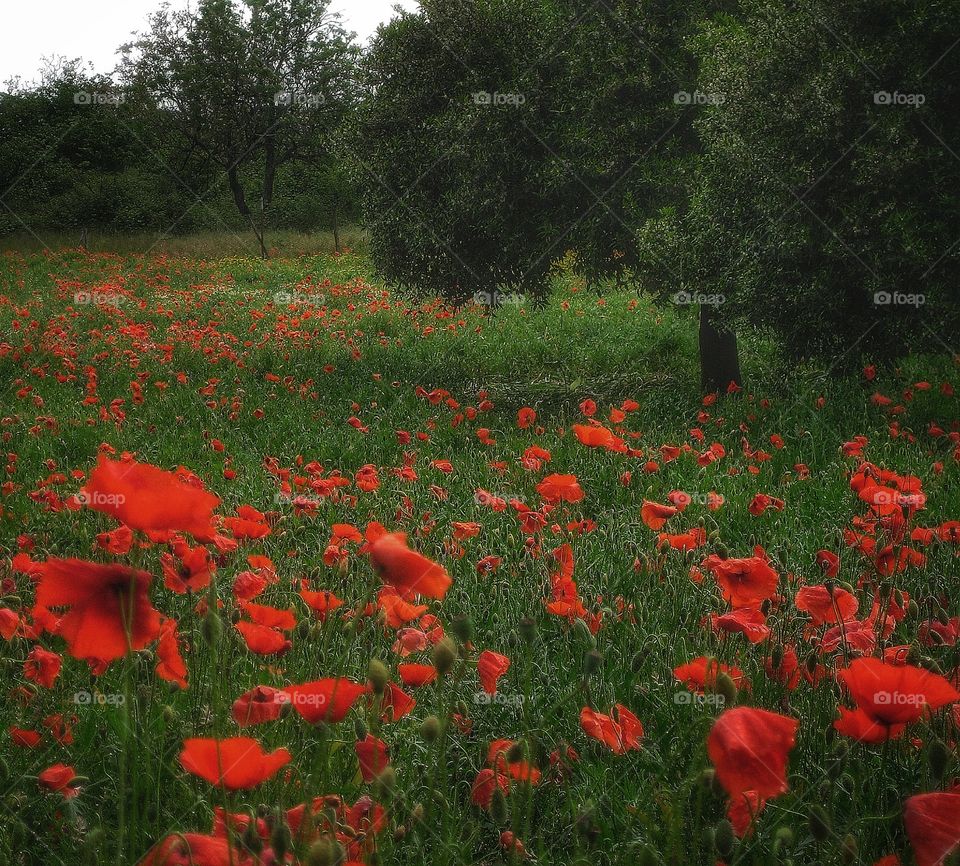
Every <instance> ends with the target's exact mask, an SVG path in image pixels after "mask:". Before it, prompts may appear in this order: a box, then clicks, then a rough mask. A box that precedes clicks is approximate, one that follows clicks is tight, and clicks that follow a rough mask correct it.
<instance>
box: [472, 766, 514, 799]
mask: <svg viewBox="0 0 960 866" xmlns="http://www.w3.org/2000/svg"><path fill="white" fill-rule="evenodd" d="M497 788H499V789H500V790H501V791H503V793H504V794H507V793H509V791H510V778H509V776H505V775H503V773H500V772H497V771H495V770H492V769H490V768H489V767H487V768H484V769H483V770H481V771H480V772H479V773H477V778H476V779H474V780H473V785H472V787H471V789H470V802H471V803H473V805H474V806H480V807H481V808H483V809H489V808H490V803H491V801H492V800H493V793H494V791H496V789H497Z"/></svg>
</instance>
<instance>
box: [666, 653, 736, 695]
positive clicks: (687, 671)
mask: <svg viewBox="0 0 960 866" xmlns="http://www.w3.org/2000/svg"><path fill="white" fill-rule="evenodd" d="M720 673H725V674H727V675H728V676H729V677H730V678H731V679H732V680H733V681H734V683H735V684H736V686H737V688H744V687H745V686H749V685H750V681H749V680H748V679H747V678H746V677H745V676H744V673H743V671H742V670H740V668H738V667H735V666H732V665H727V664H724V663H723V662H721V661H718V660H717V659H714V658H707V657H706V656H700V657H699V658H695V659H693V661H690V662H687V663H686V664H684V665H680V666H679V667H676V668H674V669H673V675H674V676H675V677H676V678H677V680H679V681H680V682H681V683H683V684H684V685H685V686H686V687H687V688H688V689H690V691H692V692H697V693H698V694H702V693H703V691H704V690H705V689H711V690H712V689H714V688H715V687H716V685H717V675H718V674H720Z"/></svg>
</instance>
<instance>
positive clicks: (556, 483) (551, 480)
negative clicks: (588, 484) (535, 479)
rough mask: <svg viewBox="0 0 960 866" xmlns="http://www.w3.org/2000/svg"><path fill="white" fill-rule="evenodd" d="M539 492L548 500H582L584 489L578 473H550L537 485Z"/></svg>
mask: <svg viewBox="0 0 960 866" xmlns="http://www.w3.org/2000/svg"><path fill="white" fill-rule="evenodd" d="M537 493H539V494H540V495H541V496H542V497H543V498H544V499H545V500H546V501H547V502H571V503H572V502H580V500H582V499H583V490H581V489H580V484H579V483H578V482H577V476H576V475H548V476H547V477H546V478H544V479H543V481H541V482H540V483H539V484H538V485H537Z"/></svg>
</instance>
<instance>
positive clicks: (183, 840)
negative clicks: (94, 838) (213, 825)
mask: <svg viewBox="0 0 960 866" xmlns="http://www.w3.org/2000/svg"><path fill="white" fill-rule="evenodd" d="M231 864H232V866H253V858H252V857H250V855H249V854H241V852H240V851H238V850H237V849H235V848H233V847H232V846H231V845H230V843H229V842H228V841H227V839H226V837H225V836H203V835H201V834H199V833H175V834H172V835H170V836H167V837H166V838H164V839H161V840H160V841H159V842H158V843H157V844H156V845H154V846H153V848H151V849H150V850H149V851H148V852H147V854H146V856H145V857H144V858H143V859H142V860H141V861H140V862H139V863H138V864H137V866H231Z"/></svg>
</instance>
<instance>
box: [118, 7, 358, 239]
mask: <svg viewBox="0 0 960 866" xmlns="http://www.w3.org/2000/svg"><path fill="white" fill-rule="evenodd" d="M328 6H329V2H328V0H242V2H235V0H201V2H200V4H199V6H198V8H197V10H196V12H190V11H181V12H171V11H170V10H169V9H168V8H163V9H162V10H161V11H159V12H157V13H155V14H154V16H153V17H152V19H151V27H150V31H149V33H147V34H146V35H144V36H142V37H141V38H139V39H138V40H137V41H136V42H135V43H134V46H133V47H134V49H135V50H136V54H135V56H134V57H132V58H131V59H129V60H128V61H127V62H126V64H125V66H124V77H125V80H126V82H127V83H128V85H129V87H130V89H131V92H132V93H133V94H134V98H135V100H136V103H137V104H139V105H142V106H144V111H145V114H146V115H147V116H148V117H149V118H150V120H151V121H152V123H153V125H154V128H156V129H157V130H158V131H160V132H161V134H164V132H166V133H169V132H170V131H173V132H175V133H176V134H177V135H178V136H179V137H180V139H181V141H182V145H181V146H180V147H177V146H174V147H173V149H174V150H182V151H183V152H185V154H186V155H187V157H190V156H193V155H199V156H200V157H201V158H202V159H204V160H205V161H207V162H208V164H210V165H212V166H214V167H216V168H217V169H218V170H219V171H221V172H222V173H223V175H224V176H225V178H226V181H227V184H228V186H229V189H230V193H231V196H232V198H233V201H234V203H235V205H236V208H237V211H238V213H239V214H240V215H241V216H242V217H243V218H244V219H245V220H247V221H248V223H249V225H250V227H251V229H252V230H253V231H254V233H255V234H256V237H257V242H258V244H259V246H260V251H261V255H263V256H264V257H265V256H266V255H267V246H266V241H265V232H266V228H267V226H268V224H269V221H270V211H271V207H272V205H273V201H274V194H275V186H276V181H277V176H278V171H279V169H280V168H281V167H282V166H284V165H287V164H289V163H295V162H301V163H305V164H309V165H311V166H314V167H318V166H329V164H330V163H331V162H333V161H334V160H335V143H336V139H337V131H338V129H339V128H340V125H341V123H342V121H343V118H344V117H345V115H346V114H347V112H348V111H349V110H350V109H351V106H352V105H353V104H354V102H355V98H356V74H355V72H356V60H357V57H358V49H357V48H356V47H355V46H354V45H353V44H352V42H351V40H350V37H349V36H348V34H347V33H345V31H344V30H343V29H342V28H341V27H340V25H339V23H338V19H337V17H336V16H334V15H331V14H330V13H329V12H328ZM166 137H169V136H168V135H167V136H166ZM253 198H256V199H257V200H258V202H257V204H255V205H253V206H251V204H250V201H251V199H253Z"/></svg>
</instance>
